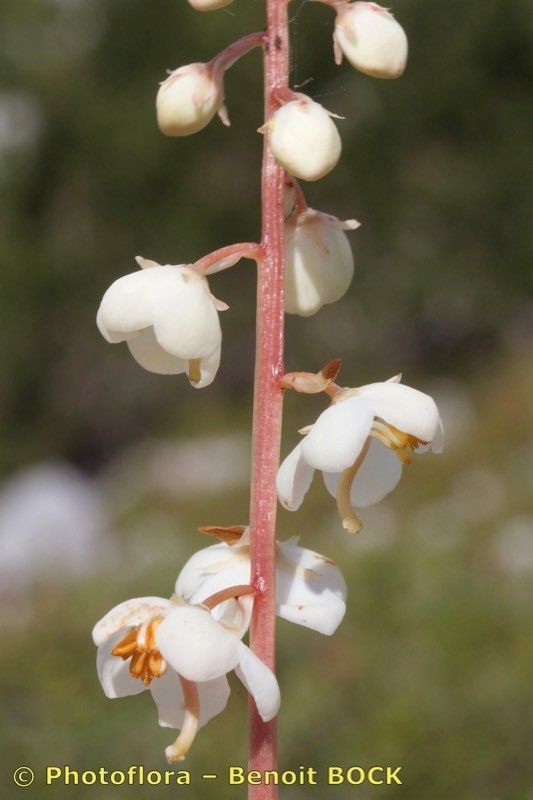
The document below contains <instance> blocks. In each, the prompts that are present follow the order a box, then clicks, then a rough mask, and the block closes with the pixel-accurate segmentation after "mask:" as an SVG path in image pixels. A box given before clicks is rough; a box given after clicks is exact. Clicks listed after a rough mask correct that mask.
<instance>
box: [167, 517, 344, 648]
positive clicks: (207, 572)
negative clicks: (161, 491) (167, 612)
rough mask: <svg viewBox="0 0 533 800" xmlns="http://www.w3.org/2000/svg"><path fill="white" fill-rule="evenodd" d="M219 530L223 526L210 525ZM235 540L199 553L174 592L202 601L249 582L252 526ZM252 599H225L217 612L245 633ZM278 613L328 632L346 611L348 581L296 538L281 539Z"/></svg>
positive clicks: (278, 551)
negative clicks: (228, 588) (301, 545)
mask: <svg viewBox="0 0 533 800" xmlns="http://www.w3.org/2000/svg"><path fill="white" fill-rule="evenodd" d="M208 530H214V531H215V535H216V531H217V530H222V531H223V530H224V529H216V528H215V529H208ZM241 530H242V531H243V532H242V535H241V536H239V537H238V538H237V540H236V541H235V543H234V544H229V543H226V542H220V543H219V544H215V545H212V546H211V547H206V548H204V549H203V550H199V551H198V552H197V553H195V554H194V555H193V556H192V557H191V558H190V559H189V561H187V563H186V564H185V566H184V567H183V569H182V571H181V572H180V574H179V576H178V579H177V581H176V593H177V594H179V595H181V596H183V597H184V598H185V599H186V600H188V601H189V602H190V603H202V602H203V601H204V600H205V599H206V598H207V597H209V596H211V595H214V594H215V593H217V592H220V591H223V590H224V589H226V588H227V587H228V586H233V585H239V584H248V583H249V582H250V569H251V568H250V536H249V529H248V528H243V529H241ZM252 603H253V598H252V597H251V596H249V595H248V596H243V597H240V598H238V599H231V600H226V601H225V602H224V603H221V604H220V605H218V606H217V607H216V608H215V609H213V612H212V613H213V615H214V616H216V617H217V618H218V619H220V620H221V621H224V622H225V623H226V625H228V626H232V627H234V628H235V630H236V631H237V632H239V633H240V634H241V635H242V633H243V629H246V627H247V626H248V624H249V620H250V614H251V610H252ZM276 612H277V614H278V615H279V616H280V617H282V618H283V619H286V620H289V622H295V623H296V624H298V625H303V626H304V627H306V628H311V629H312V630H315V631H318V632H319V633H323V634H326V635H327V636H330V635H331V634H333V633H334V632H335V631H336V629H337V628H338V626H339V625H340V623H341V621H342V619H343V617H344V614H345V612H346V583H345V581H344V578H343V576H342V573H341V571H340V569H339V568H338V566H337V565H336V564H335V563H334V562H333V561H331V560H330V559H329V558H326V557H325V556H322V555H320V554H319V553H315V552H313V551H312V550H308V549H306V548H304V547H299V546H298V537H293V538H292V539H288V540H287V541H286V542H277V559H276Z"/></svg>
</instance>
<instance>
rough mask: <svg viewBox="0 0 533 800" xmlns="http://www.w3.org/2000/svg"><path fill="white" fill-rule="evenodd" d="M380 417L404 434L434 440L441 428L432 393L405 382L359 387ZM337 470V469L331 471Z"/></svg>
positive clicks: (426, 440) (424, 439) (362, 394)
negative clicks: (407, 384) (420, 390)
mask: <svg viewBox="0 0 533 800" xmlns="http://www.w3.org/2000/svg"><path fill="white" fill-rule="evenodd" d="M358 391H359V394H360V395H361V397H364V398H365V400H367V401H368V402H369V403H370V404H371V405H372V408H373V410H374V414H375V416H376V417H380V418H381V419H382V420H384V422H388V423H389V424H390V425H394V427H395V428H398V430H400V431H402V432H403V433H408V434H411V436H416V437H417V439H421V440H422V441H424V442H431V441H432V440H433V438H434V437H435V435H436V434H437V432H438V430H439V420H440V417H439V410H438V408H437V406H436V404H435V401H434V400H433V398H432V397H430V396H429V395H428V394H424V392H419V391H418V389H412V388H411V387H410V386H405V384H403V383H390V382H385V383H370V384H368V385H367V386H361V387H360V388H359V390H358ZM330 471H333V470H330Z"/></svg>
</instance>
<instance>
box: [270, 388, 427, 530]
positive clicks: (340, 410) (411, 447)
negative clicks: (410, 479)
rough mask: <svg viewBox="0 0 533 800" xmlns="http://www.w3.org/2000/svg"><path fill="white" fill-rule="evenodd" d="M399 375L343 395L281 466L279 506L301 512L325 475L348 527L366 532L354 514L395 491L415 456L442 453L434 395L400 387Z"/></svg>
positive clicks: (336, 396)
mask: <svg viewBox="0 0 533 800" xmlns="http://www.w3.org/2000/svg"><path fill="white" fill-rule="evenodd" d="M400 379H401V376H397V377H395V378H392V379H391V380H390V381H386V382H384V383H371V384H368V385H366V386H360V387H359V388H357V389H341V390H339V391H338V392H337V393H336V394H335V395H334V397H333V401H332V405H331V406H330V407H329V408H327V409H326V410H325V411H323V412H322V414H320V416H319V417H318V419H317V421H316V422H315V423H314V425H312V426H311V427H310V430H309V433H308V434H307V436H306V437H305V439H303V441H301V442H300V443H299V444H298V445H297V446H296V447H295V448H294V450H293V451H292V452H291V453H290V454H289V455H288V456H287V458H286V459H285V461H284V462H283V463H282V465H281V467H280V469H279V472H278V476H277V488H278V497H279V500H280V502H281V504H282V505H283V506H284V507H285V508H287V509H288V510H289V511H296V509H298V508H299V507H300V505H301V504H302V502H303V499H304V497H305V495H306V494H307V491H308V489H309V487H310V485H311V481H312V479H313V474H314V471H315V469H318V470H321V471H322V473H323V476H324V482H325V484H326V487H327V489H328V491H329V492H330V493H331V494H332V495H333V496H334V497H335V498H336V500H337V506H338V509H339V514H340V517H341V519H342V523H343V527H344V528H345V529H346V530H347V531H349V532H350V533H356V532H357V531H359V530H360V529H361V527H362V523H361V521H360V520H359V519H358V517H357V516H356V514H355V512H354V508H358V507H361V508H362V507H365V506H369V505H373V504H374V503H377V502H379V501H380V500H382V499H383V498H384V497H385V496H386V495H387V494H389V492H391V491H392V490H393V489H394V487H395V486H396V485H397V483H398V481H399V480H400V477H401V474H402V464H404V463H410V461H411V459H412V454H413V453H414V452H424V451H425V450H429V449H431V450H433V452H435V453H440V452H441V451H442V423H441V419H440V416H439V412H438V409H437V406H436V404H435V402H434V400H433V399H432V398H431V397H429V395H427V394H424V393H423V392H419V391H418V390H417V389H412V388H411V387H409V386H405V385H403V384H401V383H399V381H400Z"/></svg>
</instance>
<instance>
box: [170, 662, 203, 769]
mask: <svg viewBox="0 0 533 800" xmlns="http://www.w3.org/2000/svg"><path fill="white" fill-rule="evenodd" d="M178 677H179V679H180V683H181V688H182V690H183V701H184V704H185V717H184V719H183V725H182V726H181V731H180V734H179V736H178V738H177V739H176V741H175V742H173V744H171V745H169V746H168V747H167V748H166V749H165V755H166V757H167V761H168V763H169V764H174V763H175V762H176V761H183V759H184V758H185V756H186V755H187V753H188V752H189V750H190V748H191V745H192V743H193V742H194V738H195V736H196V734H197V732H198V728H199V727H200V699H199V697H198V686H197V684H196V683H194V682H193V681H188V680H187V679H186V678H183V677H182V676H181V675H179V676H178Z"/></svg>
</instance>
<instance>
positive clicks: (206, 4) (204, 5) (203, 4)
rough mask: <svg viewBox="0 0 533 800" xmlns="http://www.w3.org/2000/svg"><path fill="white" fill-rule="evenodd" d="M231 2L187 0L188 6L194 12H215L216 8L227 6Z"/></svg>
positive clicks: (227, 0) (226, 0)
mask: <svg viewBox="0 0 533 800" xmlns="http://www.w3.org/2000/svg"><path fill="white" fill-rule="evenodd" d="M232 2H233V0H189V5H191V6H192V7H193V8H194V9H195V10H196V11H215V10H216V9H217V8H225V7H226V6H229V4H230V3H232Z"/></svg>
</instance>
